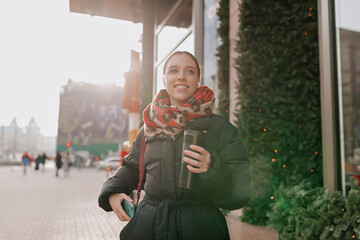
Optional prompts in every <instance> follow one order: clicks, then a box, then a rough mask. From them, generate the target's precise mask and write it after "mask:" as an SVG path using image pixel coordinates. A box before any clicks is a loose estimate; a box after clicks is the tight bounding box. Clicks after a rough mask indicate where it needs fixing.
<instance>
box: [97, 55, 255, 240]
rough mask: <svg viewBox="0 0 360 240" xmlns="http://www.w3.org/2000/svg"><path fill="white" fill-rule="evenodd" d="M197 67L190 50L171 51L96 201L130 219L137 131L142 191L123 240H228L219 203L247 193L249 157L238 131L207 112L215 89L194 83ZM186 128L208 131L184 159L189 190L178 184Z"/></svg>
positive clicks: (226, 204)
mask: <svg viewBox="0 0 360 240" xmlns="http://www.w3.org/2000/svg"><path fill="white" fill-rule="evenodd" d="M200 78H201V73H200V67H199V64H198V62H197V60H196V59H195V57H194V56H193V55H192V54H190V53H188V52H175V53H173V54H172V55H171V56H170V57H169V58H168V59H167V61H166V62H165V64H164V72H163V81H164V84H165V87H166V89H163V90H161V91H160V92H159V94H158V95H157V96H156V97H155V98H154V100H153V101H152V103H151V104H150V105H149V106H148V107H147V108H146V109H145V110H144V112H143V119H144V123H145V124H144V127H143V128H141V129H140V130H139V132H138V134H137V137H136V139H135V141H134V144H133V147H132V150H131V152H130V154H129V155H127V156H126V157H125V158H124V159H123V167H121V168H119V169H118V170H117V171H116V172H115V174H114V176H112V177H110V178H109V179H107V180H106V181H105V183H104V184H103V187H102V189H101V193H100V196H99V206H100V207H102V208H103V209H104V210H106V211H111V210H113V211H114V212H115V214H116V215H117V216H118V218H119V219H120V220H121V221H129V220H130V218H129V217H128V216H127V215H126V213H125V212H124V210H123V209H122V207H121V202H122V201H124V200H127V201H129V202H132V200H131V198H130V197H129V196H128V195H129V194H130V193H131V192H132V191H133V190H134V189H136V186H137V184H138V179H139V172H138V166H139V162H138V158H139V154H140V145H141V137H142V134H143V133H144V134H145V140H146V144H147V148H146V152H145V157H144V161H145V169H146V174H145V179H146V180H145V181H144V182H145V184H144V189H145V192H146V194H145V197H144V200H143V201H142V202H141V203H140V204H139V206H138V208H137V210H136V213H135V216H134V218H132V219H131V221H130V222H129V223H128V224H127V225H126V226H125V227H124V229H123V230H122V231H121V233H120V238H121V240H127V239H131V240H137V239H139V240H140V239H169V240H176V239H184V240H191V239H194V240H195V239H196V240H199V239H206V240H209V239H217V240H218V239H230V238H229V234H228V229H227V225H226V221H225V218H224V216H223V215H222V213H221V212H220V211H219V208H224V209H230V210H231V209H238V208H241V207H243V206H244V205H245V204H246V203H247V201H248V200H249V197H250V190H249V189H250V183H249V164H248V158H247V154H246V150H245V146H244V145H243V143H242V141H241V139H240V137H239V135H238V133H237V129H236V128H235V127H234V126H233V125H231V123H229V122H228V121H227V120H225V119H224V118H223V117H221V116H218V115H215V114H213V113H212V111H213V107H214V101H215V98H214V94H213V92H212V91H211V90H210V89H209V88H207V87H206V86H202V87H199V84H200ZM184 129H193V130H201V131H207V133H206V141H205V144H204V145H203V146H204V147H200V146H196V145H191V146H190V148H191V149H192V150H193V151H185V152H184V153H185V154H186V156H189V157H191V158H193V159H196V160H192V159H190V158H188V157H184V159H183V160H184V161H185V162H187V163H189V166H188V169H189V170H190V171H191V172H192V173H193V174H192V175H193V179H192V183H191V184H192V186H191V190H187V189H184V188H180V187H179V184H178V182H179V174H180V166H181V157H182V143H183V131H184Z"/></svg>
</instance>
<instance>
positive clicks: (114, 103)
mask: <svg viewBox="0 0 360 240" xmlns="http://www.w3.org/2000/svg"><path fill="white" fill-rule="evenodd" d="M122 102H123V88H122V87H118V86H116V85H98V84H89V83H82V82H80V83H76V82H73V81H72V80H70V79H69V81H68V83H67V85H66V86H63V87H62V89H61V93H60V108H59V125H58V136H57V150H58V151H65V150H66V149H67V148H68V147H71V149H72V150H73V151H88V152H89V153H90V154H93V155H100V156H105V155H107V154H109V153H110V154H111V152H118V151H119V144H121V143H122V142H123V141H126V140H127V138H128V117H127V115H126V114H125V113H123V109H122ZM66 143H68V146H66V145H67V144H66Z"/></svg>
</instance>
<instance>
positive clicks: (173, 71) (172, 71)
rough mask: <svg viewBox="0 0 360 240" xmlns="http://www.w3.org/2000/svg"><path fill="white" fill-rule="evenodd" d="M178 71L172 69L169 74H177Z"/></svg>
mask: <svg viewBox="0 0 360 240" xmlns="http://www.w3.org/2000/svg"><path fill="white" fill-rule="evenodd" d="M176 72H177V71H176V69H170V70H169V73H176Z"/></svg>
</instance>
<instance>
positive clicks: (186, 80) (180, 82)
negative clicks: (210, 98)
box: [163, 52, 201, 107]
mask: <svg viewBox="0 0 360 240" xmlns="http://www.w3.org/2000/svg"><path fill="white" fill-rule="evenodd" d="M200 75H201V74H200V67H199V64H198V62H197V61H196V59H194V57H193V56H192V55H191V54H189V53H187V52H175V53H174V54H172V55H171V58H168V60H167V61H166V62H165V64H164V76H163V81H164V85H165V87H166V90H167V92H168V93H169V96H170V103H171V105H173V106H178V107H180V106H181V105H183V104H184V103H185V102H186V100H188V99H189V98H190V97H191V96H192V95H193V94H194V93H195V91H196V89H197V88H198V86H199V83H200Z"/></svg>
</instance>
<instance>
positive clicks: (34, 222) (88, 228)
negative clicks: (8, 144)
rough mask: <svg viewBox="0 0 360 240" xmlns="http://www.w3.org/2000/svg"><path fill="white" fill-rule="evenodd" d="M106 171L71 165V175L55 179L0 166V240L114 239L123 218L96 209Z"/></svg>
mask: <svg viewBox="0 0 360 240" xmlns="http://www.w3.org/2000/svg"><path fill="white" fill-rule="evenodd" d="M105 177H106V174H105V172H104V171H99V170H97V169H82V170H81V171H80V170H79V169H77V168H73V169H71V171H70V177H68V178H65V177H62V176H61V177H58V178H57V177H55V169H53V168H51V165H49V167H48V168H46V170H45V172H44V173H42V172H41V171H40V172H35V171H34V170H33V169H30V171H29V172H28V173H27V174H26V175H24V174H23V171H22V168H21V167H0V191H1V193H0V239H4V240H27V239H29V240H35V239H36V240H67V239H68V240H81V239H83V240H89V239H90V240H102V239H104V240H105V239H106V240H111V239H119V233H120V231H121V229H122V228H123V227H124V226H125V225H126V222H120V221H119V220H118V219H117V217H116V216H115V214H114V213H112V212H110V213H107V212H105V211H104V210H102V209H101V208H99V207H98V204H97V197H98V194H99V191H100V188H101V185H102V183H103V181H104V180H105Z"/></svg>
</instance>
